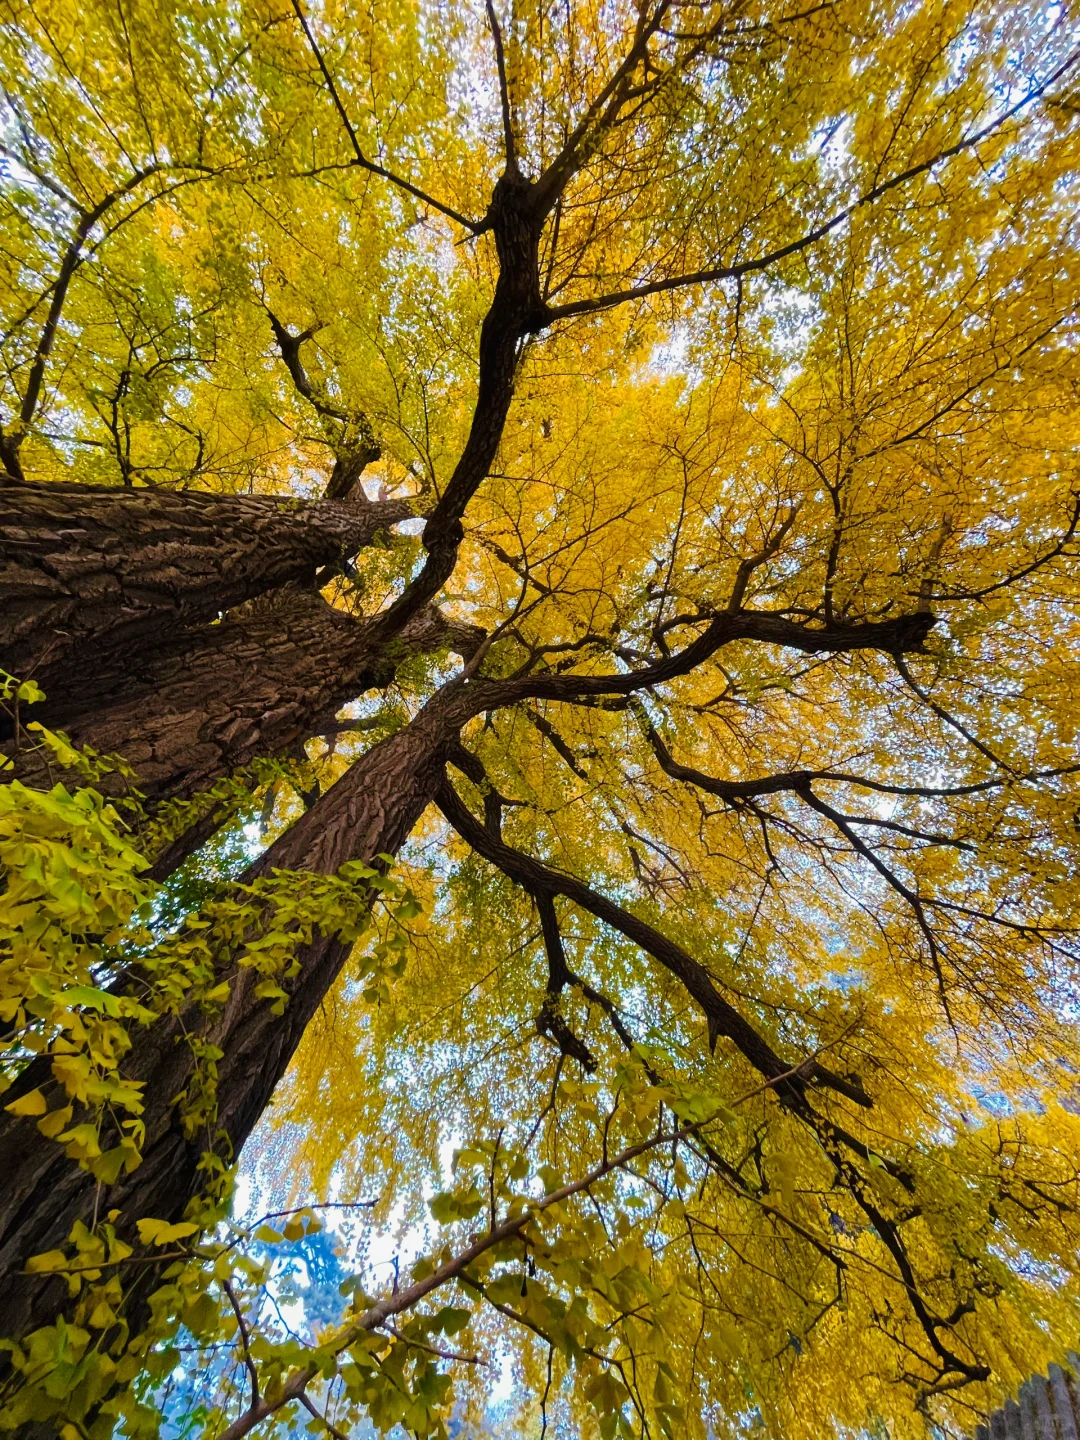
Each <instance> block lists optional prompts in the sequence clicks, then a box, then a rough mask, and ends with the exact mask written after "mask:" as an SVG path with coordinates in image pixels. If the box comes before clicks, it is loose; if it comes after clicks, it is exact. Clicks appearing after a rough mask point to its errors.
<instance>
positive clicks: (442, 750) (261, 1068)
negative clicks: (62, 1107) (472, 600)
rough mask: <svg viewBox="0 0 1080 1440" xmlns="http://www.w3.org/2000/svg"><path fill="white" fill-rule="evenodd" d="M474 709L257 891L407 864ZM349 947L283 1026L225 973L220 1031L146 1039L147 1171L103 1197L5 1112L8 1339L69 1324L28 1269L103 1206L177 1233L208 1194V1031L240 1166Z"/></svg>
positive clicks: (243, 978) (244, 983)
mask: <svg viewBox="0 0 1080 1440" xmlns="http://www.w3.org/2000/svg"><path fill="white" fill-rule="evenodd" d="M471 702H472V697H471V695H469V694H468V692H467V689H465V688H463V687H460V686H453V687H450V688H449V690H447V691H444V692H442V693H441V694H440V695H438V696H436V697H435V699H434V700H433V701H431V702H430V703H429V704H428V705H427V706H426V707H425V709H424V710H422V711H421V712H420V714H419V715H418V716H417V717H416V719H415V720H414V721H413V722H412V723H411V724H410V725H408V726H407V727H406V728H405V729H403V730H401V731H399V732H398V733H397V734H396V735H393V736H391V737H390V738H389V739H387V740H384V741H382V742H381V743H380V744H378V745H376V746H374V747H373V748H372V749H371V750H370V751H369V752H368V754H367V755H365V756H364V757H363V758H362V759H361V760H358V761H357V762H356V764H355V765H353V767H352V768H351V769H350V770H349V771H348V772H347V773H346V774H345V775H344V776H343V777H342V779H341V780H340V781H339V782H338V783H337V784H336V785H335V786H334V787H333V788H332V789H331V790H329V791H328V792H327V793H326V795H324V796H323V797H322V799H321V800H320V801H319V802H318V804H316V805H315V806H313V807H312V809H311V810H309V811H308V812H307V814H306V815H305V816H303V817H302V818H301V819H300V820H299V821H297V823H296V824H295V825H294V826H293V827H292V828H291V829H290V830H288V831H287V832H286V833H285V834H284V835H283V836H281V838H280V839H279V840H278V841H276V842H275V844H274V845H272V846H271V847H270V848H269V849H268V850H267V851H266V853H265V855H263V857H262V858H261V859H260V860H259V862H258V863H257V864H256V865H255V866H254V867H253V869H252V871H251V872H249V876H248V877H247V878H253V877H254V876H257V875H266V874H269V873H270V872H271V871H272V870H274V869H293V870H296V869H303V870H308V871H312V872H316V873H320V874H331V873H333V872H335V871H336V870H337V869H338V868H339V867H340V866H341V865H342V864H343V863H344V862H345V861H346V860H350V859H361V860H364V861H367V862H371V861H374V860H375V857H376V856H378V855H380V854H390V855H393V854H395V853H396V852H397V850H398V849H399V848H400V846H401V845H402V843H403V842H404V840H405V839H406V837H407V836H408V834H409V832H410V830H411V829H412V828H413V826H414V825H415V824H416V822H417V820H418V819H419V818H420V816H421V814H422V813H423V811H424V809H425V808H426V806H427V805H428V803H429V801H430V800H431V797H432V795H433V794H434V791H435V788H436V785H437V783H438V780H439V777H440V775H441V773H442V767H443V763H444V760H445V755H446V751H447V748H448V746H449V745H450V743H452V741H453V739H454V738H455V736H456V733H457V729H458V728H459V727H460V725H461V724H462V723H463V721H464V719H466V718H467V716H468V714H470V713H471V712H472V710H473V709H475V705H474V704H473V703H471ZM350 948H351V947H350V946H349V945H348V944H343V943H341V942H340V941H338V940H336V939H334V938H327V937H325V936H321V935H319V936H316V938H315V939H314V940H313V941H312V942H311V944H309V945H306V946H304V947H303V948H302V949H301V951H300V973H299V975H298V976H297V978H296V979H295V980H294V981H292V982H283V983H285V984H287V985H288V986H290V987H291V995H290V999H289V1002H288V1004H287V1006H286V1008H285V1011H284V1014H282V1015H274V1014H272V1013H271V1009H270V1003H269V1002H268V1001H265V1000H257V999H255V998H254V994H253V992H254V988H255V986H256V984H257V983H258V981H259V980H260V978H261V976H260V975H259V974H258V973H257V972H255V971H253V970H251V969H245V968H241V967H239V966H236V965H230V966H229V967H228V968H227V969H226V970H225V972H224V974H225V975H227V976H228V978H229V979H230V980H231V983H232V994H231V996H230V999H229V1001H228V1002H227V1004H226V1006H225V1008H224V1011H223V1013H222V1014H221V1015H220V1017H219V1018H218V1019H217V1020H216V1021H214V1022H213V1023H212V1024H208V1023H207V1021H206V1020H205V1019H204V1017H203V1016H202V1015H201V1014H200V1013H199V1012H198V1011H192V1012H190V1013H185V1014H184V1015H182V1016H180V1017H168V1018H165V1019H162V1020H161V1021H160V1022H158V1024H156V1025H154V1026H151V1027H150V1028H149V1029H148V1030H145V1031H140V1032H138V1033H136V1035H135V1037H134V1044H133V1046H132V1049H131V1051H130V1052H129V1054H128V1055H127V1056H126V1057H125V1060H124V1064H123V1069H124V1073H125V1075H128V1076H130V1077H131V1078H132V1079H137V1080H142V1081H145V1082H146V1089H145V1092H144V1097H145V1113H144V1115H143V1119H144V1121H145V1123H146V1142H145V1145H144V1148H143V1157H144V1158H143V1161H142V1164H141V1165H140V1166H139V1167H138V1169H137V1170H135V1171H134V1173H133V1174H131V1175H130V1176H124V1177H122V1178H121V1179H120V1180H119V1181H118V1182H117V1184H115V1185H113V1186H109V1187H106V1188H104V1189H103V1190H102V1191H101V1193H100V1194H98V1193H97V1192H98V1185H97V1182H96V1181H95V1180H94V1178H93V1177H92V1176H91V1175H89V1174H88V1173H87V1172H86V1171H85V1170H81V1169H79V1167H78V1166H77V1165H76V1164H75V1162H73V1161H71V1160H69V1159H67V1157H66V1156H65V1155H64V1153H63V1150H62V1148H61V1147H60V1146H59V1145H57V1144H56V1143H55V1142H53V1141H49V1140H46V1139H44V1138H43V1137H42V1136H41V1135H40V1134H39V1133H38V1131H37V1128H36V1122H35V1121H34V1120H33V1119H27V1118H23V1119H18V1118H16V1117H14V1116H12V1115H10V1114H8V1113H7V1112H6V1111H4V1110H0V1173H3V1175H4V1185H3V1187H2V1190H0V1336H4V1337H18V1336H22V1335H25V1334H27V1333H28V1332H29V1331H31V1330H34V1329H37V1328H38V1327H40V1326H42V1325H48V1324H51V1323H53V1322H54V1321H55V1320H56V1318H57V1316H58V1315H59V1314H60V1313H62V1311H63V1309H64V1306H65V1303H66V1286H65V1285H64V1284H63V1282H60V1281H57V1280H56V1279H55V1278H52V1279H50V1278H48V1277H44V1278H38V1277H27V1276H24V1275H22V1274H21V1273H20V1272H21V1271H22V1269H23V1266H24V1264H25V1261H26V1259H27V1257H28V1256H30V1255H33V1254H37V1253H40V1252H41V1251H44V1250H50V1249H55V1248H59V1247H62V1246H63V1245H64V1243H65V1241H66V1239H67V1235H68V1232H69V1231H70V1229H71V1226H72V1225H73V1224H74V1222H75V1221H76V1220H77V1219H82V1220H84V1221H85V1222H87V1223H89V1221H90V1220H91V1218H92V1216H93V1214H94V1212H95V1207H96V1209H97V1211H98V1212H99V1213H104V1212H105V1211H107V1210H110V1209H113V1208H119V1209H120V1211H121V1218H120V1220H119V1221H118V1225H119V1227H120V1230H121V1232H127V1233H130V1232H132V1231H133V1230H134V1220H135V1219H136V1218H138V1217H140V1216H153V1217H155V1218H161V1219H166V1220H170V1221H176V1220H178V1219H180V1218H181V1216H182V1215H183V1212H184V1208H185V1206H186V1205H187V1203H188V1201H189V1200H190V1199H191V1198H192V1196H194V1195H196V1194H198V1193H199V1191H200V1189H201V1188H202V1186H203V1184H204V1183H205V1177H204V1176H203V1175H202V1173H201V1172H200V1171H199V1170H198V1164H199V1159H200V1155H201V1152H202V1150H203V1148H204V1145H203V1142H202V1141H201V1140H199V1141H196V1142H192V1141H189V1140H187V1139H186V1138H185V1137H184V1134H183V1131H182V1129H181V1126H180V1123H179V1117H178V1115H177V1111H176V1108H175V1106H174V1103H173V1102H174V1099H175V1097H176V1096H177V1095H178V1094H179V1093H180V1092H181V1091H182V1090H183V1089H184V1087H185V1086H186V1084H187V1083H188V1080H189V1078H190V1052H189V1050H188V1047H187V1046H186V1045H185V1044H183V1043H178V1041H179V1037H180V1035H181V1033H188V1034H190V1033H192V1031H193V1030H194V1031H195V1032H196V1033H199V1032H202V1033H204V1034H205V1035H206V1038H207V1039H208V1040H209V1041H210V1042H211V1043H213V1044H214V1045H216V1046H218V1047H219V1048H220V1050H221V1051H222V1052H223V1058H222V1059H221V1061H220V1062H219V1065H218V1101H219V1106H218V1113H217V1119H216V1124H217V1126H219V1127H221V1129H222V1130H224V1132H225V1133H226V1135H227V1136H228V1140H229V1142H230V1144H231V1146H232V1151H233V1153H234V1154H238V1153H239V1151H240V1149H241V1147H242V1146H243V1144H244V1142H245V1140H246V1139H247V1137H248V1135H249V1134H250V1132H251V1130H252V1128H253V1127H254V1125H255V1123H256V1121H257V1120H258V1118H259V1116H260V1115H261V1114H262V1111H263V1110H264V1108H265V1107H266V1104H267V1102H268V1101H269V1099H270V1097H271V1095H272V1094H273V1091H274V1087H275V1086H276V1085H277V1083H278V1081H279V1080H280V1078H281V1076H282V1075H283V1074H284V1072H285V1069H286V1067H287V1066H288V1063H289V1061H290V1059H291V1058H292V1055H293V1052H294V1051H295V1049H296V1046H297V1045H298V1043H299V1041H300V1038H301V1036H302V1035H303V1033H304V1029H305V1027H306V1026H307V1024H308V1022H309V1021H310V1019H311V1017H312V1016H313V1015H314V1013H315V1011H316V1009H317V1008H318V1006H319V1004H320V1003H321V1001H322V999H323V997H324V996H325V995H326V993H327V991H328V990H329V988H330V986H331V985H332V984H333V983H334V981H335V980H336V979H337V976H338V974H339V973H340V971H341V969H342V966H343V965H344V964H345V962H346V960H347V959H348V956H349V952H350ZM47 1071H48V1062H47V1060H46V1061H44V1062H43V1061H38V1062H35V1064H34V1065H33V1066H31V1067H30V1070H29V1071H27V1072H24V1074H23V1075H22V1076H20V1078H19V1080H18V1081H16V1083H15V1085H14V1086H13V1087H12V1089H11V1090H10V1091H8V1093H7V1096H6V1097H5V1099H7V1100H9V1101H10V1100H11V1099H14V1098H17V1097H18V1095H20V1094H22V1093H25V1092H26V1091H28V1090H30V1089H32V1088H33V1087H34V1086H35V1085H37V1084H41V1083H42V1080H43V1076H45V1075H47ZM45 1084H46V1089H48V1084H49V1082H48V1081H47V1080H46V1081H45ZM151 1269H153V1267H149V1266H144V1267H142V1270H141V1271H140V1270H139V1268H138V1267H132V1269H131V1272H130V1275H129V1279H131V1280H132V1290H131V1294H132V1296H133V1297H135V1299H134V1303H139V1295H140V1291H141V1289H142V1287H141V1286H140V1285H139V1284H137V1283H136V1281H135V1280H134V1278H133V1277H135V1276H137V1275H138V1274H139V1273H142V1272H144V1271H146V1270H151Z"/></svg>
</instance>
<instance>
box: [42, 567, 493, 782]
mask: <svg viewBox="0 0 1080 1440" xmlns="http://www.w3.org/2000/svg"><path fill="white" fill-rule="evenodd" d="M374 628H375V626H374V623H373V622H371V621H361V620H355V619H353V618H352V617H351V616H349V615H347V614H345V613H343V612H342V611H340V610H335V609H334V608H333V607H332V606H330V605H328V604H327V603H326V601H325V600H323V599H322V598H321V596H319V595H316V594H313V593H311V592H310V591H301V590H296V591H291V592H286V593H285V594H283V595H281V596H280V597H278V600H277V603H275V604H273V605H272V606H267V607H266V608H262V607H261V606H255V607H253V609H252V612H251V613H247V614H243V615H240V616H238V617H237V618H235V619H234V618H231V617H230V618H229V619H228V620H225V621H223V622H222V623H221V624H220V625H210V626H204V627H202V628H201V629H200V630H198V631H195V632H193V633H192V634H190V635H188V634H184V635H182V636H180V637H177V638H176V639H175V640H174V641H173V642H172V643H171V644H168V645H166V646H164V647H163V648H162V649H161V650H159V651H158V652H157V653H156V654H155V655H153V656H152V657H151V659H150V660H149V661H148V662H143V661H141V660H140V658H139V657H138V655H136V654H132V655H131V656H129V657H128V659H127V663H123V662H122V661H121V660H120V659H119V658H118V659H117V660H116V661H115V662H114V663H113V665H112V666H111V667H108V669H107V670H105V671H103V672H101V673H99V675H98V676H97V677H95V682H94V684H93V686H92V687H91V698H92V701H93V708H91V709H89V710H87V709H85V708H83V698H84V697H83V696H82V695H79V696H77V697H76V698H75V699H74V700H73V701H71V702H69V703H68V704H66V705H65V704H64V703H63V702H59V703H56V702H53V701H52V700H51V698H47V699H46V701H45V702H44V703H42V704H40V705H38V706H35V709H34V717H35V718H36V719H41V720H42V721H43V722H44V723H46V724H48V725H50V726H52V727H54V728H59V729H62V730H64V731H65V732H66V733H67V734H68V735H70V737H71V738H72V740H74V741H75V742H76V743H77V744H80V745H90V746H93V748H94V749H95V750H97V751H98V752H99V753H101V754H120V755H123V756H124V758H125V759H126V760H127V761H128V763H129V764H130V765H131V766H132V767H133V769H134V771H135V777H136V780H135V783H136V784H137V786H138V788H139V789H140V790H141V791H142V792H143V794H144V795H145V796H146V798H147V802H148V807H149V808H150V809H151V810H153V809H154V808H155V807H156V806H160V805H161V804H162V803H163V802H164V801H167V800H187V799H190V798H192V797H193V796H194V795H197V794H198V793H200V792H201V791H205V790H207V789H209V788H210V787H211V786H212V785H213V784H214V783H215V781H217V780H220V779H222V778H223V777H225V776H228V775H231V774H233V773H234V772H235V771H236V770H238V769H240V767H241V766H243V765H246V764H248V763H249V762H250V761H252V760H253V759H255V758H256V757H260V756H264V757H265V756H274V755H279V754H281V753H283V752H285V751H288V750H289V749H291V748H292V747H294V746H295V745H296V744H297V743H302V742H303V741H305V740H307V739H309V738H310V737H311V736H312V735H314V734H318V733H319V726H320V724H322V725H326V724H328V723H330V722H331V721H332V718H333V716H334V714H335V712H336V711H337V710H339V709H340V708H341V707H342V706H343V705H345V704H347V703H348V702H349V701H350V700H353V699H355V698H356V696H357V695H360V694H362V693H363V692H364V691H365V690H368V689H370V688H371V687H372V686H373V685H385V684H387V683H388V682H389V681H390V680H391V679H392V678H393V674H394V670H395V668H396V666H397V665H398V664H399V663H400V662H401V660H403V659H404V658H405V657H406V656H407V655H408V654H409V653H410V652H414V651H416V650H423V651H428V652H430V651H434V650H438V649H442V648H446V649H450V648H454V649H456V650H458V651H459V652H462V653H471V651H472V650H473V649H475V647H476V645H477V644H478V643H479V640H480V639H481V638H482V633H483V632H481V631H479V630H476V629H474V628H473V627H471V626H468V625H460V626H459V625H454V624H452V623H450V622H448V621H446V620H444V619H443V617H442V616H441V615H439V613H438V612H437V611H435V610H433V609H431V608H430V607H429V608H427V609H424V610H422V611H420V613H419V614H418V615H416V616H414V617H413V619H412V620H411V621H409V622H408V624H407V625H406V626H405V627H404V629H403V630H402V632H401V633H400V634H399V635H398V636H396V637H395V638H394V639H393V640H391V641H388V642H386V643H384V644H382V645H381V646H380V645H379V644H378V642H377V640H373V630H374ZM15 758H16V770H15V774H16V775H17V776H18V778H20V779H22V780H24V781H26V782H27V783H37V784H41V783H43V782H46V781H47V775H46V772H45V771H44V769H43V762H42V758H41V753H40V752H33V753H27V752H25V751H24V752H22V754H21V755H16V757H15Z"/></svg>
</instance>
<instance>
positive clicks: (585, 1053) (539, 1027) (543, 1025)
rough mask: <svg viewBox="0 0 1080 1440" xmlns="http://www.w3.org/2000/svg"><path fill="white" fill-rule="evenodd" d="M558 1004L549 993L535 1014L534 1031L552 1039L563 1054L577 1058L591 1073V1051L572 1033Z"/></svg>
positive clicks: (571, 1058)
mask: <svg viewBox="0 0 1080 1440" xmlns="http://www.w3.org/2000/svg"><path fill="white" fill-rule="evenodd" d="M558 1006H559V1002H558V997H557V996H556V995H553V994H551V993H549V994H548V995H547V996H546V997H545V1000H544V1003H543V1005H542V1006H541V1007H540V1010H539V1013H538V1014H537V1016H536V1033H537V1034H538V1035H542V1036H544V1038H545V1039H547V1040H552V1041H554V1043H555V1044H556V1045H557V1046H558V1047H559V1050H560V1051H561V1053H562V1054H563V1055H565V1056H566V1057H567V1058H568V1059H570V1060H577V1061H578V1062H579V1064H580V1065H581V1068H582V1069H583V1070H585V1071H586V1072H587V1073H588V1074H590V1075H591V1074H593V1072H594V1071H595V1070H596V1061H595V1059H594V1058H593V1054H592V1051H591V1050H590V1049H589V1047H588V1046H587V1045H586V1044H585V1042H584V1040H581V1039H579V1038H578V1036H577V1035H575V1034H574V1032H573V1030H571V1028H570V1026H569V1025H568V1024H567V1022H566V1019H565V1018H564V1017H563V1016H562V1015H561V1014H560V1013H559V1008H558Z"/></svg>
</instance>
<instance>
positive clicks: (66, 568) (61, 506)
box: [0, 484, 412, 702]
mask: <svg viewBox="0 0 1080 1440" xmlns="http://www.w3.org/2000/svg"><path fill="white" fill-rule="evenodd" d="M411 514H412V508H411V505H410V503H409V502H408V501H407V500H386V501H381V502H378V503H375V502H372V501H368V500H367V499H365V498H363V493H362V491H359V490H354V492H353V495H352V497H351V498H350V499H349V500H347V501H339V502H335V501H316V502H313V503H309V504H301V503H298V502H296V501H291V500H283V499H280V498H277V497H274V496H269V495H229V496H220V495H212V494H208V493H206V492H203V491H194V490H187V491H169V490H127V489H105V488H98V487H91V486H88V485H68V484H56V485H9V486H5V487H3V488H2V489H0V665H2V666H3V668H4V669H5V670H7V671H8V672H9V673H11V674H13V675H17V676H18V677H19V678H20V679H26V678H27V677H28V676H30V675H33V677H34V679H35V680H37V682H38V683H39V685H41V687H42V689H43V690H45V692H46V694H47V695H49V696H50V698H51V699H53V700H55V701H58V702H60V701H73V700H77V697H78V692H79V687H80V684H81V683H83V682H84V681H85V679H86V676H87V673H88V671H90V670H92V669H93V668H96V666H97V665H98V664H100V663H101V661H102V660H103V659H104V658H107V657H109V656H115V655H118V654H122V653H123V652H124V651H125V649H128V650H130V649H131V648H132V647H136V648H138V649H139V650H140V651H142V652H144V653H145V652H147V651H148V649H149V648H152V647H153V646H155V645H157V644H159V643H160V642H161V641H162V640H163V639H166V638H167V637H169V636H172V635H174V634H175V633H176V632H177V631H179V630H181V629H183V628H184V627H185V626H190V625H194V624H198V623H201V622H205V621H208V620H214V619H216V618H217V616H218V615H220V614H221V613H223V612H224V611H227V610H230V609H232V608H233V607H235V606H237V605H240V604H242V603H243V602H244V601H245V600H249V599H251V598H252V597H253V596H256V595H261V594H264V593H265V592H266V591H268V590H272V589H275V588H276V587H278V586H281V585H284V584H287V583H290V582H295V583H300V584H310V583H311V582H312V581H313V580H314V578H315V574H316V572H317V570H318V569H319V567H320V566H324V565H334V564H338V563H340V562H341V561H342V560H343V559H345V558H346V557H347V556H350V555H353V554H355V553H356V552H357V551H358V550H359V549H361V548H362V547H363V546H365V545H368V544H370V543H371V541H372V539H373V538H374V536H375V534H376V533H377V532H378V531H379V530H382V529H385V528H386V527H387V526H389V525H393V524H395V523H397V522H398V521H401V520H405V519H407V518H409V517H410V516H411ZM75 662H77V664H76V663H75Z"/></svg>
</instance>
